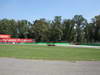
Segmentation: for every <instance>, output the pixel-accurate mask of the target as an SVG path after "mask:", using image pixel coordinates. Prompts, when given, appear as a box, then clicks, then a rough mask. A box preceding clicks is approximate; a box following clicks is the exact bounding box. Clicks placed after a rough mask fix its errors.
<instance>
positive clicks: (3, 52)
mask: <svg viewBox="0 0 100 75" xmlns="http://www.w3.org/2000/svg"><path fill="white" fill-rule="evenodd" d="M0 57H11V58H21V59H46V60H67V61H87V60H89V61H91V60H93V61H94V60H96V61H98V60H100V49H94V48H69V47H56V46H55V47H51V46H36V45H0Z"/></svg>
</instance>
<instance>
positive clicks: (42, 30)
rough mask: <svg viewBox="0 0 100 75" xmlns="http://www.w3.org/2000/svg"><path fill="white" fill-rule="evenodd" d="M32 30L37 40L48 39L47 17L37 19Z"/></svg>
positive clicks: (43, 40)
mask: <svg viewBox="0 0 100 75" xmlns="http://www.w3.org/2000/svg"><path fill="white" fill-rule="evenodd" d="M32 31H33V35H34V37H35V39H36V41H39V42H45V41H47V40H48V22H47V21H46V20H45V19H40V20H35V22H34V24H33V25H32Z"/></svg>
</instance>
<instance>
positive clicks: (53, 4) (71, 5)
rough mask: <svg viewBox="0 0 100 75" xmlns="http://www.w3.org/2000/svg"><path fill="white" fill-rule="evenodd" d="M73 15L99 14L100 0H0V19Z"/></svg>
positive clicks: (33, 18) (70, 16) (89, 16)
mask: <svg viewBox="0 0 100 75" xmlns="http://www.w3.org/2000/svg"><path fill="white" fill-rule="evenodd" d="M74 15H83V16H84V17H85V18H86V19H88V20H91V18H93V17H94V16H96V15H100V0H0V19H3V18H8V19H15V20H22V19H26V20H29V21H33V20H35V19H40V18H46V19H48V20H52V19H54V16H62V18H63V19H65V18H66V19H69V18H70V19H71V18H73V16H74Z"/></svg>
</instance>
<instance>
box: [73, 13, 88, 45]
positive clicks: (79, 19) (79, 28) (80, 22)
mask: <svg viewBox="0 0 100 75" xmlns="http://www.w3.org/2000/svg"><path fill="white" fill-rule="evenodd" d="M73 21H74V22H75V32H76V35H75V41H76V42H79V43H80V42H83V41H84V34H85V33H84V28H85V27H86V25H87V20H86V19H85V18H84V17H83V16H82V15H75V16H74V18H73Z"/></svg>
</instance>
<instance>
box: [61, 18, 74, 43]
mask: <svg viewBox="0 0 100 75" xmlns="http://www.w3.org/2000/svg"><path fill="white" fill-rule="evenodd" d="M74 35H75V33H74V21H73V20H70V19H65V20H64V21H63V40H64V41H68V42H72V41H74Z"/></svg>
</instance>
